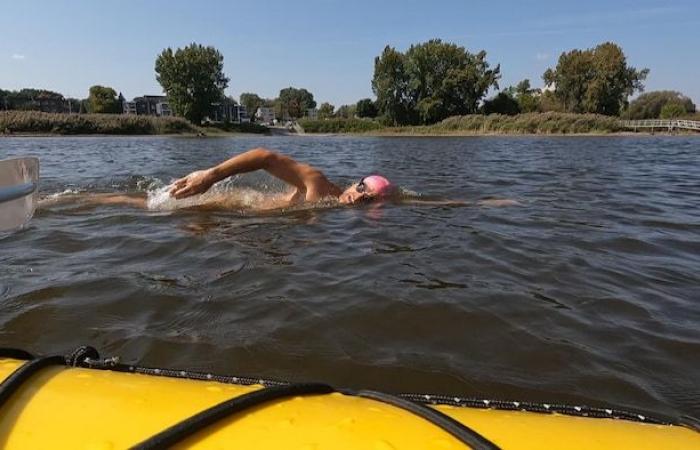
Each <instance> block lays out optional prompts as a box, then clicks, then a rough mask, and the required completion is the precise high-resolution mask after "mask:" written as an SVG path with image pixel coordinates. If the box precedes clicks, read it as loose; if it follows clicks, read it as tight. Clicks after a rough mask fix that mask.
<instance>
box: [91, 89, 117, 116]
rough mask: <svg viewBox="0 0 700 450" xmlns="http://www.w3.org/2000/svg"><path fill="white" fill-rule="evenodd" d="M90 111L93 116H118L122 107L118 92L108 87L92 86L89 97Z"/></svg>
mask: <svg viewBox="0 0 700 450" xmlns="http://www.w3.org/2000/svg"><path fill="white" fill-rule="evenodd" d="M88 110H89V111H90V113H92V114H117V113H120V112H121V105H120V104H119V99H118V98H117V92H116V91H115V90H114V89H112V88H111V87H107V86H99V85H96V86H92V87H91V88H90V94H89V95H88Z"/></svg>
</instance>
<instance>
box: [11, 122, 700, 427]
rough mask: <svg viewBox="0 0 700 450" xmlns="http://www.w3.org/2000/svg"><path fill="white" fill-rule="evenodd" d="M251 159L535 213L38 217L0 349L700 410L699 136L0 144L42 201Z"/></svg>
mask: <svg viewBox="0 0 700 450" xmlns="http://www.w3.org/2000/svg"><path fill="white" fill-rule="evenodd" d="M260 145H263V146H266V147H269V148H273V149H277V150H280V151H284V152H286V153H288V154H290V155H292V156H293V157H295V158H298V159H300V160H303V161H306V162H308V163H311V164H313V165H315V166H317V167H319V168H321V169H322V170H323V171H324V172H325V173H326V174H327V175H328V177H329V178H330V179H331V180H335V181H336V182H338V183H339V184H348V183H350V182H352V181H353V180H356V179H358V178H360V177H362V176H364V175H367V174H369V173H373V172H379V173H382V174H384V175H385V176H387V177H388V178H390V179H392V180H393V181H394V182H396V183H398V184H400V185H401V186H402V187H404V188H405V189H408V190H411V191H414V192H416V193H417V194H420V195H422V196H425V197H426V198H444V199H454V200H468V201H477V200H483V199H490V198H497V199H504V198H507V199H514V200H517V201H518V202H520V203H521V204H522V205H521V206H510V207H500V208H495V207H486V206H477V205H474V204H472V205H470V206H461V207H455V206H453V207H448V206H430V205H412V204H393V203H391V204H383V205H365V206H362V207H356V208H350V207H330V208H329V207H325V208H317V209H303V210H293V211H278V212H273V213H264V214H263V213H255V212H254V211H251V210H248V209H240V208H234V209H231V210H191V209H189V210H180V211H149V210H141V209H137V208H134V207H127V206H117V205H112V206H99V207H89V206H87V205H85V204H82V203H80V202H71V201H63V202H58V203H55V204H49V205H47V206H44V207H42V208H40V209H39V210H38V211H37V213H36V215H35V217H34V219H33V220H32V222H31V223H30V225H29V226H28V227H27V228H26V229H24V230H22V231H20V232H16V233H12V234H7V233H6V234H1V235H0V345H2V346H14V347H22V348H25V349H27V350H30V351H34V352H38V353H44V354H45V353H52V352H66V351H68V350H70V349H72V348H74V347H76V346H79V345H82V344H90V345H92V346H94V347H96V348H98V349H99V350H100V351H101V353H102V354H103V355H119V356H121V357H122V361H124V362H128V363H140V364H142V365H148V366H160V367H170V368H187V369H196V370H206V371H213V372H216V373H225V374H237V375H255V376H261V377H268V378H282V379H289V380H298V381H301V380H321V381H326V382H329V383H333V384H336V385H339V386H351V387H368V388H374V389H381V390H387V391H391V392H406V391H409V392H431V393H450V394H455V395H464V396H479V397H486V398H499V399H516V400H533V401H550V402H566V403H586V404H590V405H594V406H595V405H615V406H619V407H627V408H636V409H642V410H649V411H653V412H656V413H657V414H670V415H674V416H679V415H681V414H686V415H691V416H695V417H700V332H699V329H700V306H699V303H698V300H699V299H700V209H699V207H700V139H698V138H695V137H692V136H691V137H590V138H589V137H585V138H584V137H568V138H564V137H562V138H559V137H554V138H536V137H517V138H500V137H499V138H496V137H488V138H350V137H347V138H346V137H250V138H249V137H237V138H221V139H215V138H210V139H195V138H160V137H156V138H154V137H144V138H141V137H134V138H131V137H94V138H93V137H84V138H65V137H64V138H3V139H0V159H2V158H6V157H12V156H21V155H35V156H38V157H39V158H40V159H41V163H42V185H41V190H42V195H44V196H53V197H59V198H62V197H65V198H63V200H68V199H70V198H71V196H70V195H68V194H67V192H68V193H70V192H126V193H133V192H135V191H151V192H154V191H156V190H157V189H158V188H159V187H162V186H163V185H164V184H167V183H168V182H169V181H170V180H172V179H173V178H175V177H179V176H182V175H184V174H186V173H188V172H189V171H191V170H194V169H197V168H203V167H207V166H209V165H212V164H214V163H217V162H219V161H221V160H222V159H225V158H227V157H229V156H231V155H233V154H235V153H237V152H240V151H243V150H245V149H248V148H251V147H255V146H260ZM227 186H229V187H231V186H234V187H247V188H250V189H254V190H258V191H264V192H275V191H278V190H279V189H280V185H279V183H276V182H275V181H274V180H272V179H270V178H269V177H267V176H266V175H264V174H249V175H245V176H242V177H237V178H235V179H234V180H232V181H230V182H229V183H228V185H227ZM224 189H226V187H224Z"/></svg>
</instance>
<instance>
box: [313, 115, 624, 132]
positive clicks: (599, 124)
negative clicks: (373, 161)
mask: <svg viewBox="0 0 700 450" xmlns="http://www.w3.org/2000/svg"><path fill="white" fill-rule="evenodd" d="M300 125H301V126H302V127H303V128H304V131H305V132H307V133H362V134H371V135H379V136H397V135H399V136H400V135H408V136H416V135H424V136H442V135H469V136H473V135H513V134H515V135H520V134H523V135H529V134H544V135H556V134H567V135H568V134H610V133H618V132H622V131H625V129H624V128H623V127H622V125H621V124H620V120H619V119H618V118H617V117H609V116H602V115H597V114H568V113H553V112H548V113H527V114H518V115H514V116H507V115H502V114H490V115H482V114H472V115H466V116H454V117H449V118H447V119H445V120H443V121H441V122H438V123H436V124H433V125H418V126H402V127H391V126H389V127H387V126H383V125H381V124H380V123H379V122H377V121H374V120H368V119H331V120H317V121H309V120H306V121H301V122H300Z"/></svg>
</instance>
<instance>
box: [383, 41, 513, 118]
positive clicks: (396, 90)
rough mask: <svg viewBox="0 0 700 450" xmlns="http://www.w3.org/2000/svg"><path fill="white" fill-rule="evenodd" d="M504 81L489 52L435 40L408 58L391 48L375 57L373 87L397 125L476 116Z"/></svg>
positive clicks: (416, 47)
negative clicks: (488, 59)
mask: <svg viewBox="0 0 700 450" xmlns="http://www.w3.org/2000/svg"><path fill="white" fill-rule="evenodd" d="M499 78H500V66H496V67H495V68H494V69H489V64H488V62H486V52H484V51H481V52H479V53H477V54H472V53H470V52H468V51H467V50H466V49H465V48H464V47H459V46H457V45H455V44H450V43H447V42H442V41H441V40H440V39H433V40H430V41H428V42H425V43H421V44H417V45H412V46H411V47H410V48H409V49H408V51H407V52H406V53H405V54H402V53H400V52H397V51H396V50H395V49H393V48H391V47H388V46H387V47H386V48H385V49H384V52H383V53H382V55H380V56H379V57H377V58H376V59H375V64H374V78H373V80H372V89H373V90H374V93H375V94H376V95H377V105H378V107H379V111H380V112H381V114H383V115H384V116H386V117H387V118H389V119H390V120H391V121H392V122H394V123H395V124H399V125H404V124H409V123H415V122H420V123H425V124H430V123H435V122H438V121H440V120H443V119H445V118H447V117H449V116H453V115H462V114H470V113H474V112H476V111H477V109H478V106H479V102H480V101H481V99H482V98H483V97H484V95H486V92H487V91H488V90H489V88H491V87H492V86H493V87H498V79H499Z"/></svg>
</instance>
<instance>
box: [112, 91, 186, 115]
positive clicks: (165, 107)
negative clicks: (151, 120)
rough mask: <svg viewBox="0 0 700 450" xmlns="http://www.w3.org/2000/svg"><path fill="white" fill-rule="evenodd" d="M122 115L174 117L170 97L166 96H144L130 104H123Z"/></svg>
mask: <svg viewBox="0 0 700 450" xmlns="http://www.w3.org/2000/svg"><path fill="white" fill-rule="evenodd" d="M122 113H123V114H136V115H139V116H158V117H167V116H172V115H173V113H172V110H171V109H170V103H168V97H166V96H164V95H144V96H142V97H136V98H134V99H133V100H132V101H130V102H126V101H125V102H122Z"/></svg>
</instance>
